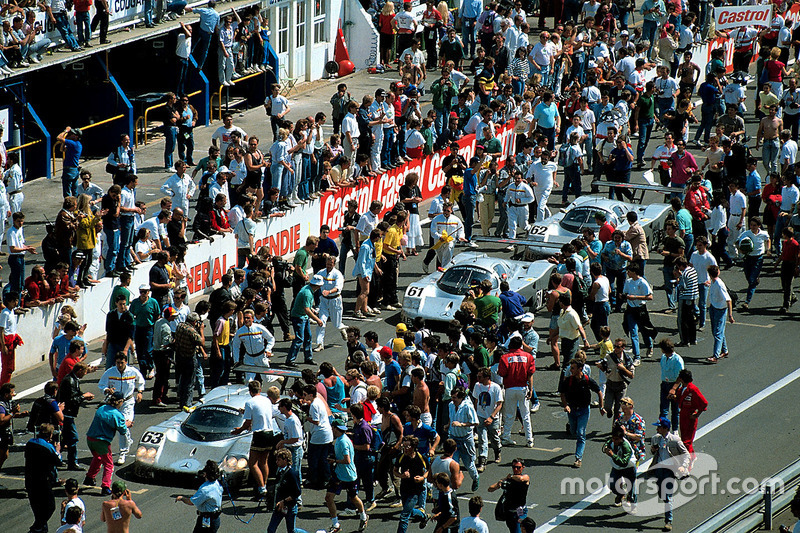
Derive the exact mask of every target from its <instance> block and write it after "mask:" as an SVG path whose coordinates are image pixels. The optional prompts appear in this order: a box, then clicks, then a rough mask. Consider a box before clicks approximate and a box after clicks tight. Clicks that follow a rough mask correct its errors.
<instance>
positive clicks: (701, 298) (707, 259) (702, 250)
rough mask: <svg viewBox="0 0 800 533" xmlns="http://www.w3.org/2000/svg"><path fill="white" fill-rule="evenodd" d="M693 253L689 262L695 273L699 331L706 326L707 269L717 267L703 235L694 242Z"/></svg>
mask: <svg viewBox="0 0 800 533" xmlns="http://www.w3.org/2000/svg"><path fill="white" fill-rule="evenodd" d="M694 247H695V251H694V253H692V256H691V257H690V258H689V262H690V263H691V264H692V267H693V268H694V269H695V271H696V272H697V288H698V291H699V294H698V296H697V307H698V308H699V309H700V316H699V317H698V319H697V327H698V328H699V330H701V331H702V329H703V328H704V327H705V325H706V311H707V309H706V300H707V296H708V286H707V285H706V281H708V279H709V278H708V267H710V266H711V265H715V266H719V265H717V260H716V259H715V258H714V256H713V255H712V254H711V252H709V251H708V239H707V238H706V237H704V236H703V235H700V236H699V237H697V239H695V241H694Z"/></svg>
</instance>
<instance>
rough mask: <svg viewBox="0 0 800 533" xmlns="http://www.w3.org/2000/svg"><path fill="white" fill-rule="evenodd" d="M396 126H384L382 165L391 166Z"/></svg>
mask: <svg viewBox="0 0 800 533" xmlns="http://www.w3.org/2000/svg"><path fill="white" fill-rule="evenodd" d="M394 138H395V135H394V128H383V149H382V150H381V166H382V167H384V168H389V165H391V164H392V149H393V148H394Z"/></svg>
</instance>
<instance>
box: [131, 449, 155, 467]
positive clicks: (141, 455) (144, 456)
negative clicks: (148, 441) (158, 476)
mask: <svg viewBox="0 0 800 533" xmlns="http://www.w3.org/2000/svg"><path fill="white" fill-rule="evenodd" d="M157 453H158V449H157V448H151V447H150V446H139V447H138V448H137V449H136V459H137V460H138V461H141V462H143V463H148V464H153V463H154V462H155V461H156V454H157Z"/></svg>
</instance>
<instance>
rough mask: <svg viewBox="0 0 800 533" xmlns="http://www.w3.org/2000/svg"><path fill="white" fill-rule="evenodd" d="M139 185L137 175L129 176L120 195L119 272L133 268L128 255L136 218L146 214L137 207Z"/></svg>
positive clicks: (117, 266)
mask: <svg viewBox="0 0 800 533" xmlns="http://www.w3.org/2000/svg"><path fill="white" fill-rule="evenodd" d="M178 163H182V161H178ZM178 163H175V168H176V169H177V168H178ZM184 168H185V165H184ZM137 185H139V178H138V177H137V176H136V174H128V183H127V185H125V186H124V187H123V188H122V191H121V192H120V195H119V254H118V255H117V265H116V268H115V270H116V271H117V272H122V271H123V270H130V269H131V268H132V267H131V254H130V253H128V250H129V249H130V247H131V246H132V245H133V238H134V232H133V227H134V224H135V217H136V215H142V214H144V212H145V211H144V210H143V209H141V208H139V207H136V187H137ZM185 212H186V211H184V213H185Z"/></svg>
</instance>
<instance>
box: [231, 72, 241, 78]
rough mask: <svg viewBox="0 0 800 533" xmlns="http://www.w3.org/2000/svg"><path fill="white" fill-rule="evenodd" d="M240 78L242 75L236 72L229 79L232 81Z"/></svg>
mask: <svg viewBox="0 0 800 533" xmlns="http://www.w3.org/2000/svg"><path fill="white" fill-rule="evenodd" d="M241 77H242V75H241V74H239V73H238V72H234V73H233V75H232V76H231V78H233V79H234V80H236V79H239V78H241Z"/></svg>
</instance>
